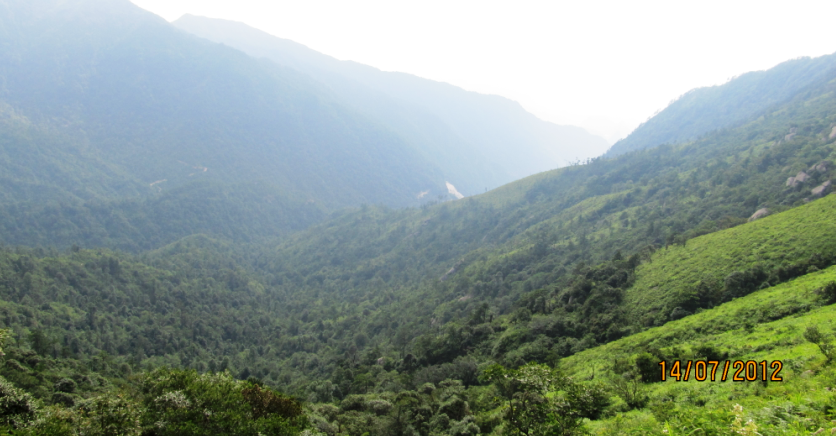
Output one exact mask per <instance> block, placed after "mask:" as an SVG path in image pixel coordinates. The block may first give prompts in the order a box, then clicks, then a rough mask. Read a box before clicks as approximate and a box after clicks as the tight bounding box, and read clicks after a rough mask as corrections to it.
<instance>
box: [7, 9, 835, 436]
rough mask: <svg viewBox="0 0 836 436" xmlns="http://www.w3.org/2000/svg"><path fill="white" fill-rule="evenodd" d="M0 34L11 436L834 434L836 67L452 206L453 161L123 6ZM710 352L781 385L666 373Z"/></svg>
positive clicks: (712, 95) (333, 97)
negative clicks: (776, 376) (441, 160)
mask: <svg viewBox="0 0 836 436" xmlns="http://www.w3.org/2000/svg"><path fill="white" fill-rule="evenodd" d="M80 29H83V31H81V30H80ZM0 34H2V35H6V36H8V38H7V39H6V40H4V41H8V42H9V43H8V44H6V43H4V44H0V83H2V84H3V86H2V87H0V187H2V188H3V189H0V242H2V243H0V347H2V352H0V400H2V401H0V434H14V435H17V434H49V435H74V436H80V435H104V434H125V435H144V436H151V435H183V434H186V435H188V434H191V435H209V434H211V435H215V434H235V435H248V436H257V435H268V434H278V435H288V436H290V435H299V434H302V435H305V436H323V435H327V436H478V435H495V436H501V435H502V436H507V435H516V436H519V435H541V434H561V435H577V434H587V433H593V434H667V435H671V434H683V435H687V434H693V435H696V434H718V435H720V434H763V435H772V434H824V433H826V432H830V431H831V429H832V428H834V427H836V425H834V424H833V422H834V420H836V399H835V398H834V392H836V391H834V389H836V372H834V369H833V360H836V351H835V350H836V345H834V332H833V329H834V327H833V324H832V321H831V318H832V316H833V315H834V313H833V304H834V303H836V226H834V223H833V219H832V217H833V212H834V209H836V196H834V195H831V194H832V192H833V188H832V185H831V183H832V180H833V179H834V177H836V148H835V147H836V79H834V78H833V77H832V68H831V62H832V59H833V58H832V57H823V58H818V59H814V60H809V59H800V60H796V61H791V62H789V63H785V64H782V65H781V66H779V67H778V68H776V69H774V70H770V71H768V72H764V73H757V74H752V75H744V76H741V77H740V78H738V79H736V80H734V81H732V82H730V83H729V84H727V85H724V86H723V87H719V88H717V89H714V90H702V91H696V92H694V93H692V94H688V95H686V96H685V97H683V98H682V99H680V100H679V101H678V102H677V103H676V104H675V105H672V106H671V110H670V111H669V112H666V113H664V115H663V114H660V116H659V118H658V119H655V120H656V121H654V120H651V121H652V122H649V123H647V124H646V125H645V126H643V127H642V128H641V129H639V130H637V132H639V133H640V132H651V133H653V135H656V133H659V132H662V133H665V132H669V129H674V130H676V129H677V128H678V131H680V133H682V135H683V136H681V137H677V138H678V139H677V140H676V141H666V142H670V143H669V144H666V145H659V146H656V145H658V144H654V143H653V141H651V140H650V139H642V140H641V141H639V142H641V146H637V147H634V148H635V149H633V150H632V151H629V152H625V153H623V154H617V155H614V156H611V157H601V158H596V159H591V160H589V161H588V162H585V163H583V164H580V163H578V164H575V165H571V166H568V167H564V168H560V169H557V170H551V171H547V172H542V173H539V174H535V175H532V176H529V177H526V178H524V179H521V180H518V181H515V182H513V183H509V184H507V185H504V186H501V187H499V188H497V189H494V190H491V191H489V192H485V193H483V194H480V195H474V196H470V197H466V198H464V199H461V200H452V196H450V195H448V194H447V193H446V187H445V184H444V182H445V181H448V180H450V179H448V178H447V176H448V175H449V174H448V170H449V169H450V168H455V167H457V165H460V164H461V163H457V164H456V165H451V166H448V167H444V166H440V165H437V161H436V160H433V159H428V158H427V156H426V152H427V150H423V151H422V150H418V149H416V148H415V147H416V143H417V142H414V141H413V140H416V137H413V136H410V135H411V134H405V133H403V132H402V131H401V130H399V129H400V127H391V126H388V125H386V123H385V122H382V121H381V119H380V118H375V117H371V116H368V115H369V113H365V112H363V111H362V110H361V109H358V108H357V107H354V106H351V105H348V104H345V98H346V96H345V95H343V94H339V95H337V94H338V93H335V92H332V90H329V89H328V87H327V86H324V85H322V84H321V83H318V82H317V80H318V79H312V78H311V77H308V76H305V75H304V74H302V73H300V72H299V71H295V70H292V69H290V68H285V67H282V66H280V65H276V64H275V63H273V62H271V61H267V60H257V59H255V58H252V57H250V56H248V55H245V54H244V53H242V52H239V51H237V50H234V49H232V48H229V47H224V46H222V45H219V44H215V43H210V42H208V41H205V40H201V39H199V38H196V37H193V36H189V35H187V34H185V33H183V32H181V31H179V30H177V29H175V28H174V27H173V26H171V25H169V24H168V23H165V22H164V21H162V20H161V19H159V18H158V17H154V16H151V15H150V14H147V13H145V12H143V11H141V10H139V9H138V8H136V7H135V6H134V5H132V4H131V3H130V2H128V1H127V0H69V1H59V0H42V1H39V2H35V3H32V2H25V1H22V0H10V1H5V2H4V1H1V0H0ZM274 42H275V41H274ZM308 54H310V53H308ZM56 60H60V62H58V61H56ZM47 67H48V68H47ZM399 77H400V76H399ZM400 78H401V79H403V77H400ZM357 80H359V79H357ZM390 85H391V86H394V85H392V83H389V84H383V83H382V84H381V86H390ZM425 85H426V84H425ZM778 85H780V86H778ZM427 86H429V85H427ZM772 88H774V89H772ZM409 89H410V90H412V91H409V92H418V91H415V90H420V89H423V88H421V86H417V85H416V87H415V88H409ZM404 92H406V91H404ZM439 92H440V91H439ZM462 92H463V91H462ZM752 93H755V94H757V95H758V98H755V99H748V97H747V96H751V94H752ZM431 95H432V93H427V95H425V96H422V98H430V96H431ZM451 98H452V97H451ZM466 100H467V99H466ZM440 101H446V100H443V99H442V100H440ZM468 101H470V100H468ZM366 103H369V102H368V101H366ZM466 106H467V105H464V106H461V107H466ZM500 106H501V105H500ZM686 106H687V107H686ZM381 107H382V108H385V107H388V106H386V105H385V104H382V106H381ZM381 107H378V108H377V109H376V110H378V111H383V109H381ZM461 107H460V106H455V105H451V106H450V107H448V108H445V110H450V111H455V110H457V109H456V108H460V109H461ZM683 108H684V109H683ZM366 109H368V108H366ZM485 110H486V111H487V112H491V113H493V114H494V115H496V113H494V112H492V111H493V110H494V109H490V108H487V109H485ZM375 113H378V115H379V112H375ZM409 113H411V112H409V111H407V112H403V113H399V114H397V116H405V117H407V118H406V119H408V115H409ZM474 114H475V115H474ZM474 114H471V113H470V112H468V111H465V110H463V111H462V113H460V114H457V115H456V116H460V117H468V116H471V115H473V116H476V115H478V114H476V113H474ZM482 115H485V114H484V113H482ZM732 115H734V116H732ZM393 116H395V115H394V114H393ZM439 116H440V115H439ZM480 116H481V115H480ZM488 118H490V117H488ZM719 120H724V123H720V121H719ZM401 121H403V119H402V120H401ZM426 121H427V119H422V121H420V122H418V121H416V122H417V123H418V124H416V125H417V126H423V125H424V124H422V123H424V122H426ZM725 121H728V122H727V123H725ZM523 124H525V123H523ZM401 127H402V126H401ZM506 127H507V126H506ZM651 128H652V129H651ZM498 129H499V130H503V129H505V127H501V126H500V127H498ZM508 129H510V130H514V129H511V128H510V127H509V128H508ZM648 129H650V130H648ZM654 129H656V130H654ZM419 130H420V129H419ZM535 130H536V129H535ZM412 132H413V133H414V131H412ZM490 132H491V131H489V130H485V131H483V132H480V134H485V135H490V134H492V133H490ZM654 132H655V133H654ZM494 133H496V132H495V131H494ZM500 133H501V132H500ZM529 133H531V132H529ZM535 133H536V132H534V133H532V134H535ZM541 133H542V132H541ZM665 134H667V133H665ZM636 135H637V136H635V137H634V139H635V138H640V136H641V135H639V134H638V133H637V134H636ZM653 135H650V136H653ZM440 136H444V135H440ZM477 136H478V135H477ZM428 137H433V136H432V135H429V136H428ZM653 137H656V136H653ZM497 138H498V139H497ZM497 138H494V139H497V140H501V139H502V138H503V137H502V136H501V135H498V136H497ZM504 138H505V139H507V137H504ZM424 139H426V138H424ZM448 139H449V138H448ZM636 141H638V139H636ZM465 154H466V153H465ZM452 155H455V153H453V154H452ZM767 210H768V213H767V212H766V211H767ZM702 358H706V359H711V360H718V361H723V362H725V361H729V360H731V361H734V360H749V359H762V360H768V361H770V362H771V361H775V360H781V361H782V362H783V364H784V367H783V369H782V373H781V374H782V375H783V376H784V380H783V381H777V380H775V381H768V382H766V383H764V382H763V381H752V382H744V383H740V382H738V383H732V382H725V383H722V382H694V381H690V382H676V381H665V382H660V381H657V376H658V374H659V373H658V372H657V371H658V368H659V365H658V364H659V362H662V361H664V362H665V364H666V365H668V364H670V365H673V364H674V362H677V361H683V360H689V359H690V360H694V359H702ZM736 405H738V406H736ZM740 407H742V409H741V408H740ZM750 420H751V422H750ZM820 429H821V430H820Z"/></svg>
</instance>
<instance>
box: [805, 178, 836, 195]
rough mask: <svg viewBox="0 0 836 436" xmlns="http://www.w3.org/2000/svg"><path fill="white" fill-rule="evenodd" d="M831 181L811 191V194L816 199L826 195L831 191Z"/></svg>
mask: <svg viewBox="0 0 836 436" xmlns="http://www.w3.org/2000/svg"><path fill="white" fill-rule="evenodd" d="M831 184H832V183H830V180H828V181H826V182H824V183H822V184H821V185H819V186H816V187H815V188H813V189H811V190H810V194H813V196H814V197H821V196H822V195H824V194H826V193H827V192H828V191H829V190H830V185H831Z"/></svg>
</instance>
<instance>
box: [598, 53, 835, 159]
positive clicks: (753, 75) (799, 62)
mask: <svg viewBox="0 0 836 436" xmlns="http://www.w3.org/2000/svg"><path fill="white" fill-rule="evenodd" d="M834 77H836V54H832V55H827V56H821V57H818V58H813V59H811V58H806V57H805V58H798V59H793V60H790V61H786V62H783V63H781V64H779V65H777V66H775V67H773V68H771V69H769V70H766V71H755V72H750V73H746V74H742V75H740V76H739V77H736V78H734V79H732V80H730V81H729V82H728V83H725V84H723V85H718V86H711V87H706V88H696V89H693V90H691V91H689V92H687V93H685V94H684V95H683V96H681V97H679V98H678V99H676V100H675V101H673V102H672V103H671V104H670V105H669V106H668V107H667V108H665V109H664V110H663V111H661V112H660V113H658V114H656V115H655V116H654V117H653V118H651V119H649V120H648V121H647V122H645V123H644V124H642V125H641V126H639V127H637V128H636V130H634V131H633V132H632V133H631V134H630V135H629V136H627V137H626V138H624V139H622V140H620V141H618V142H617V143H615V144H614V145H613V146H612V148H611V149H610V150H609V151H607V156H616V155H619V154H623V153H627V152H630V151H634V150H641V149H643V148H647V147H655V146H658V145H661V144H675V143H680V142H687V141H691V140H694V139H697V138H698V137H700V136H702V135H703V134H705V133H708V132H711V131H714V130H717V129H722V128H727V127H734V126H736V125H739V124H740V123H742V122H745V121H746V120H747V119H750V118H752V117H754V116H759V115H761V114H763V113H765V111H767V110H768V109H770V108H772V107H774V106H776V105H778V104H781V103H784V102H786V101H788V100H790V99H791V98H793V97H794V96H796V95H797V94H798V93H800V92H803V91H805V90H807V89H810V88H815V87H816V86H819V85H821V84H822V83H826V82H828V81H830V80H832V79H833V78H834Z"/></svg>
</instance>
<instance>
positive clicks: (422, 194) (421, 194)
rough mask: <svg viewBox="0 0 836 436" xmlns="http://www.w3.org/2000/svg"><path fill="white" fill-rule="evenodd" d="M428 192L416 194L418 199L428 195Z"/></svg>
mask: <svg viewBox="0 0 836 436" xmlns="http://www.w3.org/2000/svg"><path fill="white" fill-rule="evenodd" d="M429 193H430V191H421V192H419V193H418V198H424V196H425V195H427V194H429Z"/></svg>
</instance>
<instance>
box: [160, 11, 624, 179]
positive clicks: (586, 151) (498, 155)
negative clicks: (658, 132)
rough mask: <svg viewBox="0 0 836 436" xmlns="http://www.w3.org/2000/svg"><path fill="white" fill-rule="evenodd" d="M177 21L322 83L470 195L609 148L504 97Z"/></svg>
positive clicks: (255, 35)
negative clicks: (398, 136) (412, 147)
mask: <svg viewBox="0 0 836 436" xmlns="http://www.w3.org/2000/svg"><path fill="white" fill-rule="evenodd" d="M172 24H173V25H175V26H177V27H178V28H180V29H183V30H185V31H187V32H190V33H193V34H195V35H197V36H200V37H202V38H206V39H209V40H211V41H215V42H221V43H224V44H226V45H229V46H230V47H235V48H237V49H239V50H242V51H244V52H246V53H248V54H250V55H252V56H255V57H260V58H261V57H263V58H267V59H270V60H272V61H274V62H276V63H278V64H279V65H285V66H289V67H292V68H294V69H297V70H299V71H302V72H304V73H306V74H309V75H311V76H312V77H314V78H316V79H317V80H320V81H321V82H322V83H324V84H326V85H327V86H329V87H330V89H331V90H333V91H334V92H335V93H336V94H337V95H339V96H340V97H341V98H342V101H343V102H344V103H345V104H346V105H350V106H352V107H355V108H357V109H359V110H360V111H362V112H363V113H365V114H367V115H368V116H370V117H372V118H374V119H376V120H379V121H380V122H382V123H384V124H385V125H387V126H389V127H391V128H393V129H395V130H396V131H397V132H398V133H399V134H402V135H404V137H407V138H409V139H410V140H412V141H414V143H415V144H416V145H417V146H418V147H419V148H420V149H421V150H422V151H423V152H424V154H425V156H426V158H427V159H429V160H430V161H432V162H433V163H435V164H436V165H438V166H439V167H440V168H443V169H444V170H446V172H447V173H449V174H456V175H460V174H466V175H467V176H466V177H462V176H459V177H458V178H457V180H456V181H454V182H453V183H454V184H455V185H456V186H457V187H458V188H459V190H460V191H461V192H463V193H465V194H466V195H471V194H477V193H481V192H482V190H483V189H484V188H485V187H488V188H490V189H493V188H495V187H498V186H500V185H503V184H505V183H509V182H511V181H514V180H516V179H519V178H522V177H525V176H528V175H531V174H534V173H538V172H541V171H546V170H550V169H554V168H557V167H559V166H565V165H567V164H569V163H570V162H576V161H583V160H586V159H587V158H592V157H596V156H600V155H601V154H602V153H603V152H604V151H605V150H606V148H607V144H606V142H605V140H604V139H603V138H600V137H597V136H594V135H591V134H589V133H588V132H586V131H584V130H583V129H581V128H579V127H574V126H559V125H556V124H553V123H549V122H545V121H542V120H540V119H538V118H536V117H535V116H534V115H532V114H530V113H528V112H526V111H525V110H524V109H523V108H522V107H521V106H520V105H519V104H517V103H516V102H513V101H511V100H508V99H505V98H502V97H499V96H495V95H482V94H478V93H475V92H467V91H464V90H463V89H460V88H458V87H455V86H452V85H449V84H446V83H440V82H435V81H431V80H426V79H422V78H419V77H416V76H413V75H410V74H404V73H393V72H383V71H380V70H378V69H376V68H373V67H369V66H366V65H362V64H358V63H355V62H350V61H338V60H337V59H334V58H332V57H330V56H327V55H323V54H321V53H318V52H316V51H314V50H311V49H309V48H307V47H305V46H303V45H301V44H298V43H295V42H293V41H290V40H286V39H282V38H277V37H274V36H271V35H269V34H267V33H264V32H262V31H259V30H257V29H253V28H251V27H249V26H247V25H245V24H242V23H237V22H232V21H226V20H219V19H210V18H204V17H197V16H193V15H185V16H183V17H181V18H180V19H178V20H177V21H175V22H173V23H172ZM509 144H513V146H509Z"/></svg>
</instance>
